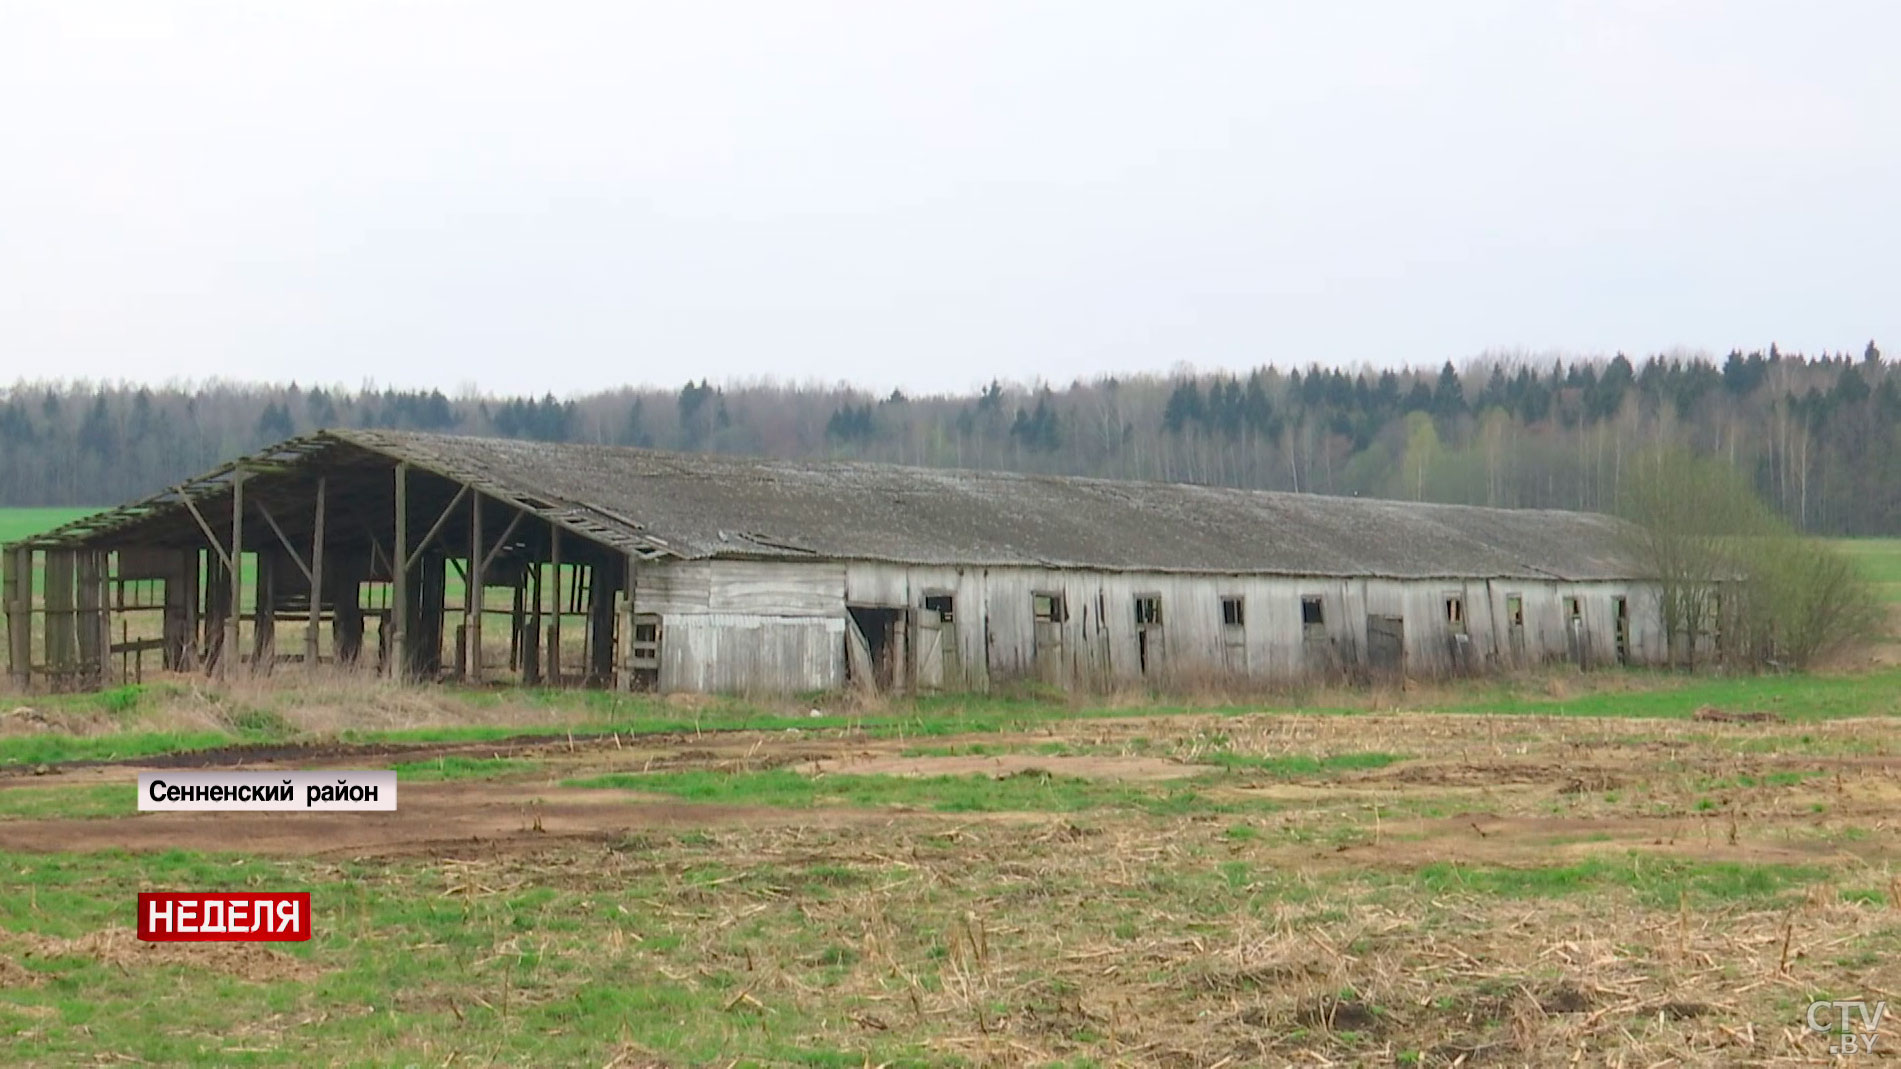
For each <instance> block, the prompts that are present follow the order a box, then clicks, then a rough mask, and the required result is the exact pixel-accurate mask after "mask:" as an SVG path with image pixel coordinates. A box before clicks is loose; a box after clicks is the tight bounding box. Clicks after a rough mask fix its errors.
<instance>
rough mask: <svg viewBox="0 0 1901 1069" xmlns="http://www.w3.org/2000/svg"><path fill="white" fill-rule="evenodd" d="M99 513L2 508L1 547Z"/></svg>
mask: <svg viewBox="0 0 1901 1069" xmlns="http://www.w3.org/2000/svg"><path fill="white" fill-rule="evenodd" d="M97 511H99V510H98V509H90V508H44V509H42V508H32V509H15V508H0V545H3V544H5V543H7V542H17V541H19V540H20V539H22V538H27V537H30V536H32V535H36V534H39V533H41V532H43V531H50V530H52V529H53V528H55V527H58V526H60V525H61V524H64V523H70V522H72V521H73V520H76V519H79V518H80V517H81V516H90V515H92V514H93V513H95V512H97Z"/></svg>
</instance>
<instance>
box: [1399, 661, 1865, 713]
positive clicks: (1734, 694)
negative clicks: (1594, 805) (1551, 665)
mask: <svg viewBox="0 0 1901 1069" xmlns="http://www.w3.org/2000/svg"><path fill="white" fill-rule="evenodd" d="M1627 677H1628V678H1630V679H1631V680H1632V681H1633V682H1635V683H1637V684H1639V686H1638V687H1634V688H1632V689H1628V690H1619V691H1611V690H1605V691H1597V692H1586V693H1582V694H1579V695H1577V696H1575V697H1565V698H1554V697H1551V696H1550V695H1548V694H1544V693H1540V692H1539V691H1538V690H1537V689H1534V688H1535V685H1534V688H1527V687H1525V685H1523V684H1517V683H1511V682H1504V683H1489V684H1488V683H1479V684H1474V686H1473V690H1472V691H1471V692H1468V693H1467V694H1461V695H1457V696H1455V697H1452V698H1448V699H1439V700H1432V701H1426V702H1422V703H1421V704H1420V708H1422V709H1425V710H1430V711H1432V712H1442V713H1512V714H1519V715H1532V716H1589V717H1656V718H1663V719H1683V718H1686V717H1688V716H1690V715H1691V714H1692V713H1694V712H1695V711H1696V710H1697V709H1699V708H1701V707H1702V706H1705V705H1713V706H1715V707H1717V708H1718V709H1726V710H1731V711H1743V712H1750V711H1763V712H1771V713H1775V714H1776V715H1778V716H1781V717H1784V718H1786V719H1789V720H1832V719H1838V718H1841V717H1851V716H1897V715H1901V669H1893V668H1889V669H1883V670H1881V671H1877V672H1865V673H1859V674H1854V675H1808V674H1792V675H1781V676H1778V675H1760V676H1729V677H1715V676H1689V675H1678V674H1672V673H1668V672H1660V671H1633V672H1630V673H1627ZM1582 683H1583V685H1585V686H1588V685H1589V682H1588V680H1585V681H1582Z"/></svg>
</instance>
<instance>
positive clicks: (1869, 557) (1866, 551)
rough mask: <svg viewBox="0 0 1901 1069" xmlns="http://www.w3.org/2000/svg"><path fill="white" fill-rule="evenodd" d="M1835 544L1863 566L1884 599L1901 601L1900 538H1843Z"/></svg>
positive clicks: (1894, 602) (1890, 602)
mask: <svg viewBox="0 0 1901 1069" xmlns="http://www.w3.org/2000/svg"><path fill="white" fill-rule="evenodd" d="M1835 546H1836V547H1837V548H1838V549H1840V550H1841V551H1842V552H1844V553H1847V554H1848V555H1849V556H1850V557H1851V558H1852V559H1853V560H1854V561H1855V563H1856V564H1858V565H1860V566H1861V570H1862V574H1864V575H1866V576H1867V577H1868V579H1869V581H1870V582H1873V583H1874V584H1875V586H1876V589H1877V590H1879V591H1880V593H1881V598H1882V600H1883V601H1886V602H1888V603H1889V604H1901V538H1843V539H1840V540H1838V541H1836V542H1835Z"/></svg>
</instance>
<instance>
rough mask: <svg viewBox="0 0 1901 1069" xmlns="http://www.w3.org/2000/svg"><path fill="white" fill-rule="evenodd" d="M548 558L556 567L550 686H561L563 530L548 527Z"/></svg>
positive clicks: (551, 629)
mask: <svg viewBox="0 0 1901 1069" xmlns="http://www.w3.org/2000/svg"><path fill="white" fill-rule="evenodd" d="M548 557H549V559H550V560H551V561H552V563H553V565H554V618H553V619H552V620H549V621H548V685H549V686H554V687H558V686H560V685H561V614H562V613H564V612H566V611H567V606H566V605H563V604H562V603H561V528H559V527H556V526H554V525H553V524H550V525H549V526H548Z"/></svg>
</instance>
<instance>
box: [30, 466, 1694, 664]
mask: <svg viewBox="0 0 1901 1069" xmlns="http://www.w3.org/2000/svg"><path fill="white" fill-rule="evenodd" d="M1623 547H1624V539H1623V537H1622V532H1621V528H1620V525H1619V523H1618V521H1615V520H1613V519H1610V518H1608V517H1604V516H1598V515H1591V514H1586V513H1575V512H1558V511H1528V510H1527V511H1519V510H1502V509H1486V508H1473V507H1466V506H1453V505H1426V504H1417V503H1400V502H1390V501H1375V500H1366V499H1349V498H1337V497H1324V496H1317V495H1311V494H1285V493H1269V492H1257V491H1244V490H1230V489H1219V488H1213V487H1206V486H1192V485H1180V484H1164V483H1136V482H1117V481H1109V480H1101V479H1079V478H1057V477H1047V476H1031V475H1020V474H1009V473H1002V472H974V471H958V470H939V469H920V468H907V467H898V466H893V465H878V464H863V463H845V462H804V461H786V460H766V459H756V458H741V457H732V456H699V455H681V454H671V453H661V452H654V451H650V450H640V449H624V448H613V447H605V446H590V445H553V444H544V443H537V442H526V441H516V440H499V439H479V438H462V437H452V436H444V435H428V434H413V433H398V432H384V431H357V430H350V431H330V432H323V433H318V434H314V435H311V436H308V437H304V438H298V439H293V440H291V441H287V442H284V443H282V444H280V445H277V446H274V447H272V448H270V449H267V450H265V451H263V452H261V453H259V454H257V455H255V456H251V457H246V458H243V459H240V460H237V461H234V462H232V463H230V464H228V465H226V466H224V467H222V468H220V469H218V470H216V471H213V472H210V473H208V474H206V475H203V476H200V477H198V478H195V479H192V480H190V481H188V482H185V483H182V484H180V485H178V486H174V487H171V488H169V489H168V490H166V491H165V492H163V493H160V494H157V495H155V496H153V497H150V498H148V499H146V500H143V501H139V502H137V503H134V504H131V505H127V506H125V507H122V508H118V509H114V510H111V511H107V512H102V513H99V514H97V515H95V516H91V517H88V518H86V519H83V520H79V521H76V522H74V523H71V524H68V525H66V526H64V527H61V528H59V529H57V530H54V531H51V532H49V533H47V534H44V535H41V536H38V537H34V538H31V539H28V540H26V541H23V542H20V543H16V544H14V545H11V546H8V547H6V549H5V552H4V561H3V563H4V579H5V611H6V623H7V636H8V638H7V655H8V664H9V667H10V670H11V672H12V675H13V678H14V680H15V682H16V683H19V684H22V685H45V686H50V687H59V688H77V687H87V686H99V685H102V684H105V683H108V682H114V681H118V680H121V679H133V678H141V677H143V675H144V674H145V673H146V672H147V670H148V667H149V668H150V669H151V670H159V669H163V670H169V671H180V672H184V671H202V672H212V673H222V674H229V673H231V672H234V671H239V670H242V671H270V670H273V669H275V670H277V671H286V670H289V669H288V668H287V667H286V666H287V665H289V664H293V663H297V662H301V663H302V664H304V665H308V666H316V665H319V664H330V663H355V664H359V665H363V666H365V667H366V668H370V667H373V668H375V669H376V670H379V671H385V672H391V673H400V674H402V675H403V676H405V677H409V678H420V679H440V678H457V679H462V680H467V681H475V682H480V681H499V680H508V681H516V682H521V683H527V684H545V685H593V686H613V687H619V688H622V689H645V688H656V689H659V690H662V691H729V692H732V691H738V692H756V693H771V692H778V693H787V692H805V691H826V690H834V689H838V688H842V687H845V686H848V685H855V686H870V687H877V688H881V689H895V690H911V689H920V690H931V689H959V688H969V689H983V688H985V687H988V686H990V685H992V684H995V683H998V682H1001V681H1005V680H1009V679H1022V678H1032V679H1041V680H1043V681H1046V682H1049V683H1053V684H1057V685H1061V686H1071V687H1102V688H1107V687H1113V686H1120V685H1145V684H1147V685H1156V686H1168V685H1170V684H1171V683H1182V682H1189V681H1199V680H1204V679H1212V680H1219V679H1221V678H1224V677H1231V678H1250V679H1256V680H1281V679H1289V678H1295V677H1301V676H1307V675H1316V674H1335V673H1344V674H1349V675H1357V674H1364V673H1372V672H1395V673H1400V672H1403V673H1410V674H1415V675H1445V674H1456V673H1464V672H1478V671H1485V670H1489V669H1496V668H1501V667H1511V666H1520V665H1529V664H1536V663H1542V662H1550V661H1565V660H1568V661H1572V662H1575V663H1577V664H1580V665H1583V666H1586V667H1589V666H1594V665H1604V664H1617V663H1654V662H1659V661H1661V660H1662V659H1663V652H1664V651H1663V636H1662V633H1661V625H1660V620H1659V613H1658V609H1657V594H1656V591H1655V587H1654V585H1653V584H1649V583H1646V582H1645V581H1644V580H1643V579H1642V577H1641V576H1639V575H1638V574H1636V569H1635V568H1633V567H1632V566H1631V564H1630V563H1629V562H1628V556H1627V554H1626V552H1625V550H1624V548H1623ZM36 576H37V577H39V579H40V581H39V582H36ZM313 592H314V593H313ZM471 592H473V593H471ZM504 636H505V641H504Z"/></svg>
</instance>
